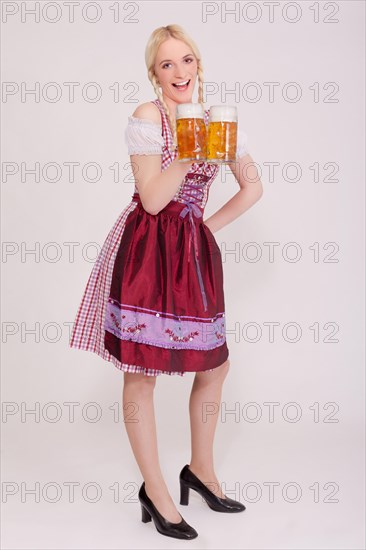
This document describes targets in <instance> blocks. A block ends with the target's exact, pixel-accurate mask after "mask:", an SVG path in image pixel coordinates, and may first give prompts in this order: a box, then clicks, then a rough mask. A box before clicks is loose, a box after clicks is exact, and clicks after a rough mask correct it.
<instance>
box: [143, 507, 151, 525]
mask: <svg viewBox="0 0 366 550" xmlns="http://www.w3.org/2000/svg"><path fill="white" fill-rule="evenodd" d="M141 521H142V522H143V523H148V522H149V521H151V514H150V512H148V511H147V510H146V508H145V506H143V505H142V504H141Z"/></svg>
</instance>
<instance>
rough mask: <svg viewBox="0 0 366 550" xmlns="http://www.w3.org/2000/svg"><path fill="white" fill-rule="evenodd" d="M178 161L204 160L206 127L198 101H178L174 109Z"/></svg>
mask: <svg viewBox="0 0 366 550" xmlns="http://www.w3.org/2000/svg"><path fill="white" fill-rule="evenodd" d="M175 118H176V125H177V142H178V143H177V144H178V160H179V162H189V161H197V162H203V161H205V160H206V154H207V128H206V124H205V120H204V113H203V109H202V105H201V104H200V103H180V104H179V105H177V109H176V116H175Z"/></svg>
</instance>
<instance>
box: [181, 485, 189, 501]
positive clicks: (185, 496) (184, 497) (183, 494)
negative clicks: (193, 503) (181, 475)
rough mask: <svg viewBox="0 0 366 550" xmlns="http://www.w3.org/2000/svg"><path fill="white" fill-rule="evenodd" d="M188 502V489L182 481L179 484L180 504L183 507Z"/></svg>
mask: <svg viewBox="0 0 366 550" xmlns="http://www.w3.org/2000/svg"><path fill="white" fill-rule="evenodd" d="M188 502H189V487H188V485H186V484H185V483H184V482H183V481H181V482H180V504H184V505H185V506H186V505H187V504H188Z"/></svg>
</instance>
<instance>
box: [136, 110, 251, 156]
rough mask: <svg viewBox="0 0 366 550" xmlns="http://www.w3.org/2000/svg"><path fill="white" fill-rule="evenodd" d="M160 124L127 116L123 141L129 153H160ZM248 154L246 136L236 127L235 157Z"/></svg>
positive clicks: (161, 138) (161, 145)
mask: <svg viewBox="0 0 366 550" xmlns="http://www.w3.org/2000/svg"><path fill="white" fill-rule="evenodd" d="M161 130H162V127H161V125H160V124H157V123H156V122H153V121H152V120H148V119H145V118H137V117H134V116H129V117H128V123H127V126H126V129H125V143H126V145H127V148H128V154H129V155H161V154H162V152H163V146H164V138H163V136H162V135H161ZM247 154H248V136H247V134H246V133H245V132H243V130H240V129H239V128H238V134H237V146H236V158H237V159H239V158H240V157H243V156H244V155H247Z"/></svg>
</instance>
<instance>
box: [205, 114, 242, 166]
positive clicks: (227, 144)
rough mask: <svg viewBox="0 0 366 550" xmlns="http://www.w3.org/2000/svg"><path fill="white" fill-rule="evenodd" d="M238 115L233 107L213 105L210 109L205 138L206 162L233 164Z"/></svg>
mask: <svg viewBox="0 0 366 550" xmlns="http://www.w3.org/2000/svg"><path fill="white" fill-rule="evenodd" d="M237 134H238V114H237V109H236V107H235V106H234V105H213V106H212V107H211V108H210V118H209V123H208V136H207V162H212V163H214V164H225V163H230V162H235V160H236V145H237Z"/></svg>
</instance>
